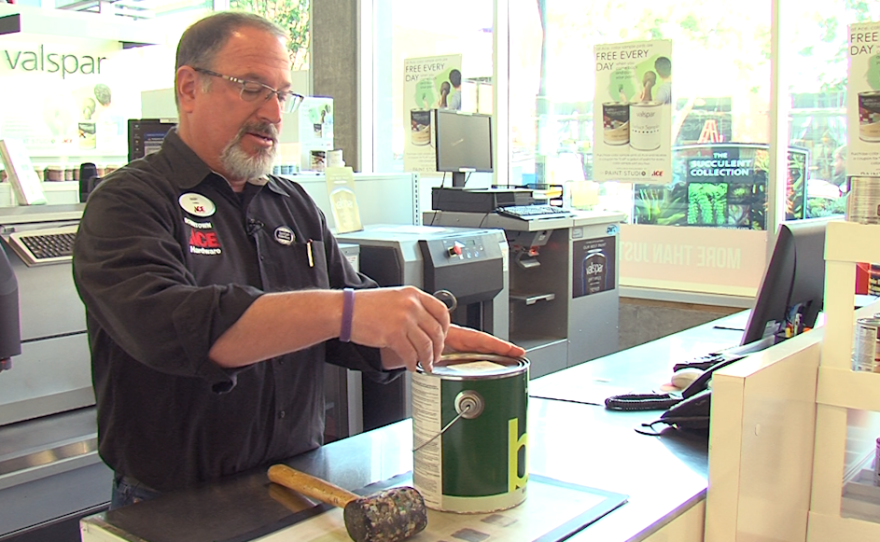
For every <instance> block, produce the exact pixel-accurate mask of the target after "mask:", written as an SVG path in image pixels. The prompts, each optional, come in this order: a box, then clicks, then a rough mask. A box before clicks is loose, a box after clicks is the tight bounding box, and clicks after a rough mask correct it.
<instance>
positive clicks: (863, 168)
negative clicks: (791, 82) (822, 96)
mask: <svg viewBox="0 0 880 542" xmlns="http://www.w3.org/2000/svg"><path fill="white" fill-rule="evenodd" d="M849 38H850V39H849V58H850V64H849V77H848V78H847V80H848V87H847V121H848V122H847V125H848V132H849V133H848V134H847V135H848V136H849V137H848V139H849V149H848V152H847V157H846V172H847V175H857V176H868V177H878V176H880V152H878V151H880V23H858V24H853V25H851V26H850V29H849Z"/></svg>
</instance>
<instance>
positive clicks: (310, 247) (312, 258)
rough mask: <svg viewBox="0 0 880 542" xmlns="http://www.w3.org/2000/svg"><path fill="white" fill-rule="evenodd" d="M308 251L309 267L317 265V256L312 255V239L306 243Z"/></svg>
mask: <svg viewBox="0 0 880 542" xmlns="http://www.w3.org/2000/svg"><path fill="white" fill-rule="evenodd" d="M306 251H307V252H308V254H309V267H315V257H314V256H313V255H312V240H311V239H309V242H308V243H306Z"/></svg>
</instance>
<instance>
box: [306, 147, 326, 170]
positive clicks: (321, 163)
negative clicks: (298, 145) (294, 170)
mask: <svg viewBox="0 0 880 542" xmlns="http://www.w3.org/2000/svg"><path fill="white" fill-rule="evenodd" d="M309 155H310V156H311V160H310V163H309V167H310V169H311V170H312V171H324V169H326V166H327V151H311V153H309Z"/></svg>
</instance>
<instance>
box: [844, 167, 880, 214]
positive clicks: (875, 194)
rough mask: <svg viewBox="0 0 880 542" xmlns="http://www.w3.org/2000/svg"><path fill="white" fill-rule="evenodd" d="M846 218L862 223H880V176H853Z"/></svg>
mask: <svg viewBox="0 0 880 542" xmlns="http://www.w3.org/2000/svg"><path fill="white" fill-rule="evenodd" d="M846 219H847V220H848V221H850V222H859V223H861V224H880V177H851V178H850V189H849V196H848V197H847V201H846Z"/></svg>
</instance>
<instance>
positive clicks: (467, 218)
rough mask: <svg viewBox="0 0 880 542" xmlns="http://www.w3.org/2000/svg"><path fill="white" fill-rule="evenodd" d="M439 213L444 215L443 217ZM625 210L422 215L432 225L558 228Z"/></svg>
mask: <svg viewBox="0 0 880 542" xmlns="http://www.w3.org/2000/svg"><path fill="white" fill-rule="evenodd" d="M439 215H442V216H443V219H442V220H441V219H440V218H439ZM625 218H626V216H625V215H624V214H623V213H612V212H605V211H578V210H575V209H573V210H572V214H571V215H570V216H562V217H556V216H553V217H549V218H541V219H537V220H522V219H520V218H513V217H510V216H504V215H500V214H497V213H466V212H458V211H426V212H425V213H423V215H422V224H424V225H426V226H430V225H432V224H434V223H435V222H438V221H439V222H441V223H442V224H443V225H444V226H459V227H464V228H502V229H505V230H511V231H540V230H558V229H561V228H571V227H577V226H592V225H594V224H607V223H614V224H616V223H619V222H622V221H623V220H624V219H625Z"/></svg>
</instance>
